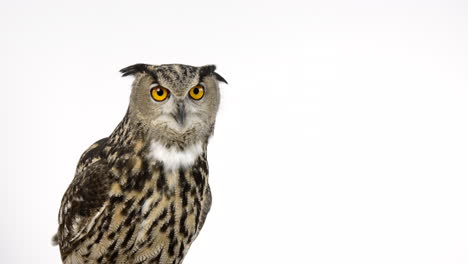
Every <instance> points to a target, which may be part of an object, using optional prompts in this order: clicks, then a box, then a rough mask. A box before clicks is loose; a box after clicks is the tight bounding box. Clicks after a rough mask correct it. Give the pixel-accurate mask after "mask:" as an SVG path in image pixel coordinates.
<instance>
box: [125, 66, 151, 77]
mask: <svg viewBox="0 0 468 264" xmlns="http://www.w3.org/2000/svg"><path fill="white" fill-rule="evenodd" d="M147 67H148V64H144V63H137V64H133V65H130V66H128V67H125V68H123V69H121V70H120V72H121V73H122V77H125V76H128V75H133V74H135V73H139V72H146V71H148V68H147Z"/></svg>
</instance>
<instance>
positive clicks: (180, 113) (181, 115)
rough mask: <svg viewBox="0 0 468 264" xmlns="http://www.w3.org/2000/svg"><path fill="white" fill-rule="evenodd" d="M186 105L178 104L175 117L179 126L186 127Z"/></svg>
mask: <svg viewBox="0 0 468 264" xmlns="http://www.w3.org/2000/svg"><path fill="white" fill-rule="evenodd" d="M185 116H186V115H185V104H184V103H183V102H178V103H177V109H176V113H175V115H174V118H175V120H176V121H177V123H179V125H181V126H182V125H184V122H185Z"/></svg>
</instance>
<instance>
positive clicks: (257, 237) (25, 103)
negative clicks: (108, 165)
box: [0, 0, 468, 264]
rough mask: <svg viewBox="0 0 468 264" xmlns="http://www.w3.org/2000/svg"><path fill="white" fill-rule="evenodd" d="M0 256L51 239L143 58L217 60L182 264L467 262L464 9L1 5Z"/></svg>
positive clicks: (31, 249) (50, 255) (467, 37)
mask: <svg viewBox="0 0 468 264" xmlns="http://www.w3.org/2000/svg"><path fill="white" fill-rule="evenodd" d="M0 30H1V35H0V58H1V63H0V78H1V97H2V99H1V100H2V103H1V106H0V109H1V113H2V115H1V116H2V124H3V125H2V129H1V132H0V133H1V138H3V141H2V143H1V145H2V147H1V163H0V165H1V169H2V172H3V173H2V181H1V183H2V190H1V191H0V199H1V204H2V209H1V229H0V231H1V236H0V237H1V244H0V262H1V263H59V251H58V248H57V247H52V246H51V243H50V239H51V237H52V235H53V234H54V232H55V231H56V229H57V213H58V209H59V204H60V199H61V197H62V195H63V193H64V191H65V189H66V187H67V186H68V184H69V183H70V182H71V180H72V178H73V175H74V170H75V166H76V163H77V161H78V158H79V156H80V155H81V153H82V152H83V151H84V150H85V149H86V148H87V147H88V146H89V145H90V144H92V143H93V142H94V141H96V140H98V139H100V138H102V137H105V136H107V135H109V134H110V133H111V132H112V130H113V129H114V128H115V126H116V125H117V124H118V122H119V121H120V119H121V118H122V117H123V115H124V113H125V110H126V108H127V103H128V97H129V94H130V88H129V87H130V84H131V81H132V78H130V77H128V78H121V77H120V74H119V73H118V70H119V69H120V68H123V67H125V66H128V65H130V64H134V63H137V62H144V63H152V64H164V63H184V64H192V65H203V64H211V63H214V64H217V66H218V72H219V73H220V74H221V75H223V76H224V77H225V78H226V79H227V80H228V81H229V85H223V87H222V93H223V96H222V100H223V101H222V106H221V110H220V113H219V117H218V122H217V127H216V131H215V136H214V138H213V139H212V141H211V144H210V148H209V162H210V173H211V174H210V183H211V186H212V190H213V195H214V202H213V207H212V211H211V213H210V215H209V216H208V219H207V222H206V224H205V227H204V229H203V231H202V232H201V235H200V236H199V237H198V239H197V240H196V241H195V243H194V244H193V246H192V248H191V250H190V251H189V254H188V255H187V257H186V260H185V263H189V264H195V263H203V264H209V263H216V264H218V263H226V264H229V263H233V264H234V263H236V264H238V263H324V264H325V263H359V264H363V263H369V264H371V263H372V264H374V263H379V264H380V263H411V264H415V263H424V264H427V263H444V264H445V263H468V165H467V159H468V123H467V118H468V104H467V99H468V3H467V2H466V1H463V0H459V1H447V0H438V1H424V0H410V1H408V0H397V1H370V0H368V1H365V0H359V1H345V0H332V1H326V0H320V1H298V0H290V1H284V2H280V1H266V0H265V1H260V0H256V1H248V0H238V1H230V2H227V1H225V2H222V1H215V0H211V1H208V0H198V1H185V2H182V1H89V0H86V1H48V0H43V1H24V0H20V1H6V0H3V1H2V2H1V3H0Z"/></svg>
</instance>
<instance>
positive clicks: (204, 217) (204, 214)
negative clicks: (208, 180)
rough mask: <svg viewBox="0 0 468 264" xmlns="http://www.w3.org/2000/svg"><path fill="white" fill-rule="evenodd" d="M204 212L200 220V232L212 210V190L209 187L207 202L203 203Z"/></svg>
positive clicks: (207, 189)
mask: <svg viewBox="0 0 468 264" xmlns="http://www.w3.org/2000/svg"><path fill="white" fill-rule="evenodd" d="M203 204H204V206H203V211H202V213H201V220H200V227H199V228H198V230H201V229H202V228H203V225H204V224H205V220H206V216H207V215H208V213H209V212H210V209H211V189H210V186H209V185H208V186H207V188H206V196H205V201H203Z"/></svg>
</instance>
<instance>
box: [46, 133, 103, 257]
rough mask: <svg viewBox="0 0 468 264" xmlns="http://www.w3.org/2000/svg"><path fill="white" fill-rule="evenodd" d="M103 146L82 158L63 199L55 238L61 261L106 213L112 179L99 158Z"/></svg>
mask: <svg viewBox="0 0 468 264" xmlns="http://www.w3.org/2000/svg"><path fill="white" fill-rule="evenodd" d="M104 145H105V141H104V139H103V140H100V141H98V142H96V143H95V144H94V145H93V146H91V148H90V149H88V151H86V152H85V153H84V154H83V155H82V157H81V159H80V162H79V163H78V168H77V173H76V175H75V178H74V179H73V181H72V183H71V184H70V186H69V187H68V189H67V191H66V192H65V195H64V196H63V199H62V203H61V206H60V212H59V230H58V233H57V235H56V236H55V237H54V240H55V242H56V243H57V244H59V245H60V251H61V252H62V258H65V257H66V255H68V254H69V252H70V251H72V250H73V249H74V247H75V246H76V243H77V242H78V241H79V240H80V239H81V238H82V237H84V236H85V235H86V234H88V232H89V231H90V230H91V228H92V227H93V226H94V224H95V221H96V219H97V218H98V217H99V216H100V215H101V214H102V212H103V211H104V210H105V209H106V206H107V203H106V201H107V200H108V199H109V195H108V193H109V189H110V184H111V181H112V175H111V174H110V169H109V166H108V165H107V163H106V162H105V161H104V160H103V159H102V158H101V151H102V148H103V146H104Z"/></svg>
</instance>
